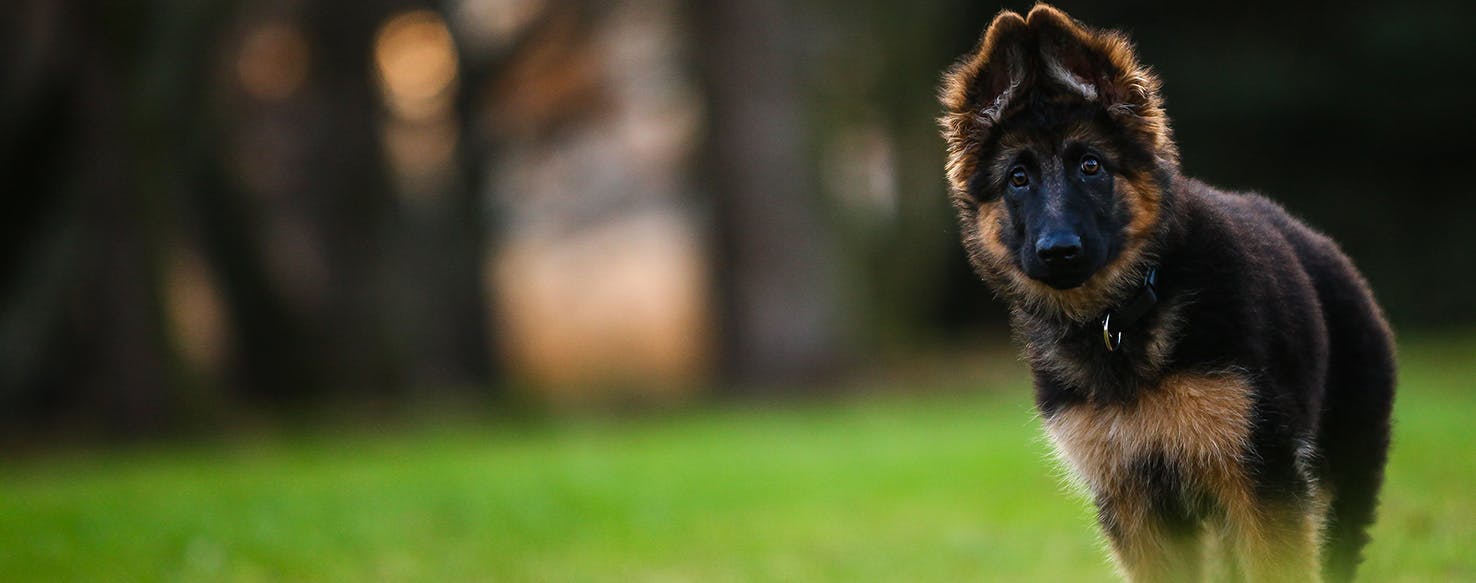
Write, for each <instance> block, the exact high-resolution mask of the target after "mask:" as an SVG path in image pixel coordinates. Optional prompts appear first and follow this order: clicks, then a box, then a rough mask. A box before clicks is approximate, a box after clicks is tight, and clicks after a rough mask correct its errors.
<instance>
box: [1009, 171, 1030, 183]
mask: <svg viewBox="0 0 1476 583" xmlns="http://www.w3.org/2000/svg"><path fill="white" fill-rule="evenodd" d="M1027 184H1030V176H1029V175H1027V174H1025V169H1024V168H1021V167H1019V166H1016V167H1015V169H1014V170H1011V171H1010V186H1013V187H1015V188H1024V187H1025V185H1027Z"/></svg>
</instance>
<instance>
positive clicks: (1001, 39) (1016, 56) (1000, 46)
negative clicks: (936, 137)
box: [938, 10, 1029, 200]
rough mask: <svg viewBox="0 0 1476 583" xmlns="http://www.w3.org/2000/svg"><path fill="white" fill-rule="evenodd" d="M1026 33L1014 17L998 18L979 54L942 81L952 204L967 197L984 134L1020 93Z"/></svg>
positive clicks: (986, 33)
mask: <svg viewBox="0 0 1476 583" xmlns="http://www.w3.org/2000/svg"><path fill="white" fill-rule="evenodd" d="M1027 32H1028V29H1027V27H1026V26H1025V19H1024V18H1021V17H1020V15H1019V14H1016V13H1014V12H1010V11H1008V10H1005V11H1002V12H1000V13H999V14H998V15H996V16H995V17H994V21H992V22H990V23H989V28H987V29H985V31H984V36H983V38H981V39H980V40H979V46H978V48H977V49H975V50H974V52H972V53H969V54H968V55H967V56H965V57H964V58H963V59H961V60H959V62H958V63H957V64H955V65H954V66H953V67H952V68H950V69H949V70H948V72H947V73H944V75H943V84H942V86H941V87H940V88H939V92H938V100H939V101H941V102H942V103H943V108H944V112H943V117H942V118H941V119H939V120H938V122H939V124H940V125H942V126H943V139H944V140H946V141H947V142H948V168H947V170H948V184H949V187H950V190H951V191H952V192H953V194H954V196H955V200H958V199H959V197H966V195H967V191H968V180H969V177H970V176H972V175H973V173H974V168H975V166H976V165H977V163H978V153H979V152H978V150H979V147H980V145H981V143H982V142H983V141H984V140H985V139H986V138H987V136H988V134H989V130H990V129H991V128H993V127H994V125H995V124H997V123H999V117H1000V114H1001V113H1002V112H1003V111H1004V110H1005V107H1007V106H1008V105H1009V104H1010V102H1011V101H1012V100H1013V99H1015V98H1018V97H1019V96H1020V94H1021V93H1022V92H1023V91H1024V87H1023V86H1024V84H1025V74H1026V73H1027V72H1028V67H1027V64H1026V58H1027V57H1028V51H1029V49H1028V47H1027V46H1026V45H1027V42H1026V41H1027V36H1028V35H1027Z"/></svg>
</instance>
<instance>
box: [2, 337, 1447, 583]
mask: <svg viewBox="0 0 1476 583" xmlns="http://www.w3.org/2000/svg"><path fill="white" fill-rule="evenodd" d="M1402 360H1403V364H1404V370H1403V373H1402V378H1403V385H1402V388H1401V394H1400V397H1399V401H1398V429H1397V432H1396V441H1397V443H1396V446H1395V450H1394V455H1393V461H1392V465H1391V466H1390V468H1389V476H1388V486H1387V489H1386V490H1385V495H1384V504H1383V510H1382V517H1381V519H1380V522H1379V524H1378V526H1377V528H1376V529H1375V533H1374V543H1373V545H1372V546H1371V547H1370V549H1369V559H1368V562H1367V564H1366V565H1365V568H1364V575H1365V577H1364V579H1365V580H1369V581H1395V580H1401V581H1403V580H1407V581H1429V580H1472V579H1476V551H1472V548H1473V546H1472V541H1476V463H1473V461H1472V459H1471V457H1472V454H1473V453H1476V431H1472V430H1471V427H1472V426H1471V423H1470V422H1471V418H1472V416H1473V414H1476V390H1473V387H1472V386H1471V385H1472V381H1473V379H1476V343H1472V342H1462V343H1452V342H1426V343H1423V344H1419V345H1417V346H1414V347H1406V349H1405V350H1404V353H1403V354H1402ZM1014 366H1017V365H1014ZM1023 378H1024V376H1023V373H1022V372H1021V371H1018V370H1011V371H1010V372H1009V373H1008V374H1004V375H1002V376H999V377H998V378H994V380H992V381H988V382H986V383H984V384H988V385H992V386H991V387H989V388H990V389H991V390H986V391H976V392H969V393H957V392H955V393H946V392H944V393H927V394H921V395H915V396H909V397H896V396H891V397H866V398H855V399H850V400H847V401H844V402H840V403H835V402H831V403H823V404H806V405H800V406H794V407H754V408H740V409H726V410H719V411H706V412H695V413H683V414H677V415H666V416H660V417H651V418H645V419H638V420H626V421H596V422H589V421H586V422H582V423H573V422H570V423H564V424H557V425H554V426H550V427H541V428H522V429H507V428H501V429H499V428H485V427H483V428H476V427H470V426H466V425H457V426H453V427H449V428H440V429H420V430H414V431H400V432H397V433H394V434H392V435H388V436H364V435H357V436H353V435H336V436H329V437H318V438H297V439H278V440H273V441H269V442H267V443H259V444H256V445H234V446H224V445H216V446H197V447H194V448H188V449H178V448H176V449H168V450H159V451H152V452H131V453H126V454H114V455H107V456H103V455H92V456H83V455H75V454H74V455H70V456H63V457H61V458H60V459H50V460H41V461H34V460H33V461H28V462H24V463H15V462H11V463H9V464H8V465H7V466H0V580H4V581H14V580H39V581H57V580H77V579H82V580H184V581H201V580H205V581H209V580H283V579H286V580H309V579H311V580H321V579H330V580H355V581H357V580H366V579H367V580H405V579H411V580H444V579H454V580H468V579H470V580H496V581H629V580H639V581H704V582H706V581H755V580H757V581H765V580H778V581H962V580H986V581H1036V580H1038V581H1061V580H1069V581H1102V580H1112V578H1113V576H1112V573H1111V570H1110V568H1109V567H1108V565H1107V563H1106V560H1105V558H1104V555H1103V553H1102V551H1101V545H1100V543H1099V542H1098V538H1097V535H1096V534H1095V529H1094V526H1093V523H1092V519H1091V514H1090V511H1089V510H1088V509H1087V507H1086V505H1085V503H1084V501H1083V500H1081V499H1080V498H1078V497H1076V496H1075V495H1073V494H1071V493H1070V492H1068V491H1067V490H1065V489H1064V488H1063V487H1062V486H1061V485H1060V481H1059V480H1058V479H1057V477H1056V473H1055V470H1054V466H1053V465H1052V464H1051V463H1050V462H1049V461H1048V454H1047V450H1046V446H1045V444H1044V443H1043V441H1042V440H1041V439H1040V429H1039V427H1038V424H1037V423H1036V422H1035V420H1034V419H1033V416H1032V413H1031V411H1030V406H1029V400H1030V398H1029V391H1028V389H1027V388H1026V386H1025V383H1024V381H1023Z"/></svg>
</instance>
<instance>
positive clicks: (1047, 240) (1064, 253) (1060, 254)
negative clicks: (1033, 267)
mask: <svg viewBox="0 0 1476 583" xmlns="http://www.w3.org/2000/svg"><path fill="white" fill-rule="evenodd" d="M1035 255H1036V256H1037V257H1040V260H1041V261H1043V262H1045V264H1046V265H1049V266H1051V267H1061V266H1065V265H1069V264H1071V263H1072V262H1075V261H1076V260H1077V259H1078V258H1080V257H1081V237H1078V236H1077V235H1076V233H1070V232H1056V233H1047V234H1046V235H1045V236H1043V237H1041V238H1040V240H1038V241H1036V242H1035Z"/></svg>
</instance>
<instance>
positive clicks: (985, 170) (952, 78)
mask: <svg viewBox="0 0 1476 583" xmlns="http://www.w3.org/2000/svg"><path fill="white" fill-rule="evenodd" d="M941 100H942V102H943V106H944V108H945V112H944V115H943V117H942V119H941V120H940V121H941V124H942V126H943V137H944V139H945V140H946V141H947V143H948V166H947V173H948V183H949V190H950V194H951V197H952V200H953V203H954V207H955V208H957V209H958V211H959V215H960V220H961V224H962V226H963V237H964V245H965V247H966V248H967V250H968V251H969V257H970V260H971V261H972V262H973V264H974V267H975V269H976V270H977V271H978V272H979V273H980V275H981V276H983V277H984V278H985V279H986V280H987V281H989V282H990V283H991V284H992V285H993V286H994V287H995V289H996V290H998V291H999V292H1000V293H1002V294H1003V295H1005V297H1006V299H1008V300H1010V301H1011V302H1012V303H1014V304H1016V305H1017V306H1024V307H1028V308H1032V309H1037V310H1038V311H1047V312H1049V313H1052V314H1056V315H1061V316H1064V317H1067V318H1070V319H1073V320H1078V321H1084V320H1086V319H1088V318H1092V317H1094V316H1096V315H1097V314H1099V313H1100V312H1101V311H1103V310H1104V309H1106V308H1107V307H1109V306H1110V305H1111V304H1112V303H1113V302H1114V301H1116V300H1117V299H1118V298H1119V297H1120V296H1121V295H1123V294H1125V293H1126V290H1127V289H1129V288H1131V287H1132V286H1133V285H1134V284H1135V282H1136V281H1137V278H1138V277H1139V276H1140V274H1141V271H1142V269H1144V268H1145V267H1146V263H1147V259H1148V258H1147V257H1146V256H1147V255H1148V254H1149V253H1151V249H1149V247H1150V245H1149V243H1150V242H1151V241H1152V240H1153V239H1154V238H1155V235H1156V234H1157V233H1158V232H1159V230H1160V229H1159V226H1160V224H1161V222H1162V221H1161V218H1162V217H1163V214H1164V213H1163V212H1162V211H1163V207H1164V205H1165V203H1166V201H1165V196H1164V192H1165V188H1164V186H1165V185H1164V182H1165V180H1166V177H1167V176H1169V175H1170V174H1171V173H1173V172H1176V171H1177V165H1178V153H1177V150H1176V149H1175V147H1174V144H1173V139H1172V136H1171V135H1170V132H1169V127H1168V118H1167V117H1166V116H1165V115H1164V113H1163V108H1162V101H1161V99H1160V98H1159V95H1158V80H1157V78H1156V77H1154V76H1153V74H1152V72H1151V71H1149V70H1148V69H1147V68H1145V67H1142V66H1140V65H1139V64H1138V62H1137V58H1136V56H1134V54H1133V51H1132V46H1131V45H1130V44H1129V43H1128V41H1127V39H1126V38H1125V37H1124V36H1122V35H1121V34H1119V33H1116V32H1110V31H1096V30H1092V29H1090V28H1087V27H1085V26H1083V25H1081V24H1080V23H1078V22H1076V21H1074V20H1072V19H1071V17H1069V16H1067V15H1066V14H1065V13H1063V12H1061V11H1059V10H1057V9H1055V8H1052V7H1050V6H1046V5H1044V4H1041V5H1037V6H1036V7H1035V8H1034V9H1032V10H1031V11H1030V14H1029V15H1027V16H1025V17H1021V16H1020V15H1019V14H1017V13H1014V12H1009V11H1005V12H1001V13H1000V14H999V15H998V16H996V17H995V18H994V21H993V22H991V23H990V25H989V28H988V29H987V30H986V31H985V33H984V37H983V39H982V40H981V41H980V43H979V47H978V48H977V49H976V50H975V51H974V52H972V53H970V54H968V55H966V56H964V58H963V59H961V60H960V61H959V62H958V63H957V64H956V65H954V66H953V68H952V69H950V70H949V71H948V73H947V74H946V75H945V76H944V79H943V86H942V89H941Z"/></svg>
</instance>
